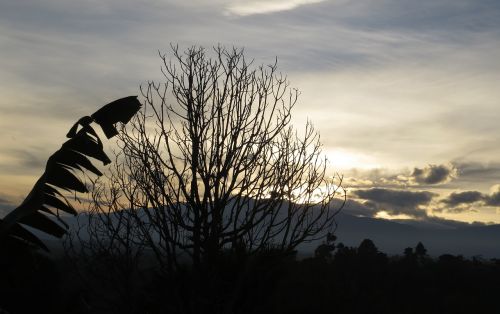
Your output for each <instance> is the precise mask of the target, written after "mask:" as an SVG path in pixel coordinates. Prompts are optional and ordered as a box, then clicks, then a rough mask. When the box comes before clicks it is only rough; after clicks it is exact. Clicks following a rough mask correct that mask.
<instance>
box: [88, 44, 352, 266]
mask: <svg viewBox="0 0 500 314" xmlns="http://www.w3.org/2000/svg"><path fill="white" fill-rule="evenodd" d="M172 48H173V49H172V50H173V57H172V59H168V58H167V57H166V56H165V55H161V58H162V61H163V67H162V73H163V75H164V78H165V80H166V82H165V83H156V82H149V83H148V84H147V85H146V86H143V87H142V88H141V91H142V95H143V97H144V99H145V108H144V110H142V111H141V112H140V113H139V114H138V116H136V117H135V118H134V119H133V120H132V121H131V123H130V124H129V128H127V129H126V130H124V132H123V133H120V135H119V137H120V140H121V152H122V153H123V155H122V156H120V158H119V160H120V161H117V163H115V165H114V168H113V169H114V170H113V171H112V172H110V174H109V175H108V178H107V183H106V184H107V185H108V188H107V189H104V190H102V191H101V194H100V197H102V198H103V199H102V200H101V199H99V198H97V199H96V200H95V202H94V204H95V207H94V213H96V214H97V213H105V214H107V213H110V212H114V213H117V214H118V213H120V215H123V214H124V213H125V214H126V215H129V216H128V221H130V222H133V223H134V224H135V225H134V228H136V229H135V230H136V231H137V234H136V235H135V239H137V240H138V241H139V240H140V241H141V245H145V246H146V247H147V248H148V249H149V250H151V252H153V254H154V255H155V256H156V259H157V260H158V262H159V263H160V266H161V267H162V269H163V270H165V271H172V270H175V269H176V268H177V267H178V265H179V261H180V259H179V258H180V257H182V256H184V257H189V258H190V259H191V260H192V262H193V265H194V267H195V268H198V267H199V266H200V265H204V266H207V265H213V264H214V263H216V261H217V259H218V258H219V257H220V255H221V254H222V253H223V252H224V251H225V250H231V249H233V250H241V249H242V248H243V250H244V251H245V252H246V253H248V254H252V253H256V252H261V251H264V250H268V249H269V248H272V249H273V250H276V251H277V252H281V253H283V254H284V253H290V252H292V251H293V250H294V249H295V248H296V247H297V246H298V245H299V244H301V243H303V242H304V241H311V240H314V239H318V238H321V237H323V236H326V234H327V233H328V232H329V231H331V229H332V227H333V226H334V223H335V220H334V216H335V214H336V213H338V211H339V210H340V208H330V204H331V200H332V199H333V198H334V197H335V196H336V195H337V194H340V195H341V197H343V198H344V199H345V193H344V191H343V190H342V188H341V178H340V177H336V176H335V177H333V176H332V177H328V176H327V174H326V170H327V161H326V159H325V158H324V157H322V155H321V145H320V142H319V135H318V134H317V132H315V130H314V128H313V126H312V125H311V123H307V124H306V126H305V130H304V134H302V135H299V133H298V132H297V131H295V130H294V129H293V128H292V127H291V123H290V121H291V110H292V108H293V107H294V105H295V103H296V102H297V97H298V94H299V93H298V91H297V90H295V89H291V88H290V87H289V83H288V81H287V79H286V77H284V76H283V75H282V74H281V73H279V72H278V71H277V66H276V63H274V64H271V65H268V66H258V67H252V62H247V60H246V59H245V57H244V54H243V51H242V50H238V49H234V48H233V49H225V48H222V47H217V48H215V49H214V52H215V54H214V55H215V57H214V58H210V57H209V56H208V55H207V53H206V51H205V50H204V49H203V48H198V47H192V48H189V49H187V50H186V51H185V52H180V51H179V50H178V48H177V47H172ZM334 179H335V180H338V182H334V181H333V180H334ZM122 209H127V210H126V211H122Z"/></svg>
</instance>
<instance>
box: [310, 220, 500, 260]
mask: <svg viewBox="0 0 500 314" xmlns="http://www.w3.org/2000/svg"><path fill="white" fill-rule="evenodd" d="M337 223H338V228H337V231H336V235H337V238H338V240H337V242H342V243H344V244H345V245H347V246H358V245H359V243H360V242H361V241H362V240H363V239H366V238H369V239H371V240H373V241H374V243H375V244H376V245H377V247H378V248H379V250H380V251H382V252H385V253H388V254H390V255H393V254H402V253H403V250H404V249H405V248H406V247H415V245H416V244H417V243H418V242H419V241H420V242H422V243H423V244H424V245H425V247H426V248H427V250H428V254H430V255H431V256H439V255H442V254H445V253H449V254H454V255H458V254H461V255H464V256H466V257H471V256H475V255H482V256H483V257H485V258H492V257H500V225H487V226H484V225H483V226H477V225H467V224H462V223H456V224H454V223H453V222H451V221H449V224H437V223H430V222H428V221H421V222H419V221H414V220H413V221H409V220H402V221H394V220H386V219H376V218H367V217H356V216H353V215H350V214H346V213H340V214H339V215H338V216H337ZM313 246H314V245H313V244H309V245H307V247H305V248H304V250H307V251H311V252H312V249H313Z"/></svg>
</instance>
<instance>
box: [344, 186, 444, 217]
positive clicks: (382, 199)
mask: <svg viewBox="0 0 500 314" xmlns="http://www.w3.org/2000/svg"><path fill="white" fill-rule="evenodd" d="M353 194H354V195H355V196H356V197H358V198H360V199H364V200H367V201H370V202H371V203H370V206H371V207H375V208H376V209H377V211H385V212H386V213H387V214H389V215H400V214H404V215H408V216H412V217H424V216H426V215H427V213H426V211H425V210H424V209H423V208H422V206H424V205H428V204H429V203H430V202H431V201H432V199H433V198H434V196H436V194H434V193H431V192H428V191H415V192H413V191H407V190H393V189H384V188H371V189H366V190H355V191H353Z"/></svg>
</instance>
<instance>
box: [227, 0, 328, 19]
mask: <svg viewBox="0 0 500 314" xmlns="http://www.w3.org/2000/svg"><path fill="white" fill-rule="evenodd" d="M323 1H326V0H257V1H255V0H250V1H237V2H236V3H233V4H229V5H228V6H227V9H226V10H227V11H226V12H227V13H228V14H236V15H242V16H245V15H252V14H265V13H273V12H279V11H288V10H292V9H295V8H297V7H299V6H302V5H307V4H314V3H319V2H323Z"/></svg>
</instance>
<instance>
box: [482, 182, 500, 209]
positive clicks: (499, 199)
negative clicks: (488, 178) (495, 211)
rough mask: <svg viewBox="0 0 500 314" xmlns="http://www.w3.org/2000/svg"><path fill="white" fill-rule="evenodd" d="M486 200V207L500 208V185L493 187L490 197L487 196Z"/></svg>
mask: <svg viewBox="0 0 500 314" xmlns="http://www.w3.org/2000/svg"><path fill="white" fill-rule="evenodd" d="M484 199H485V201H484V203H485V205H487V206H495V207H500V185H499V184H497V185H494V186H492V187H491V193H490V194H489V195H485V197H484Z"/></svg>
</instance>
